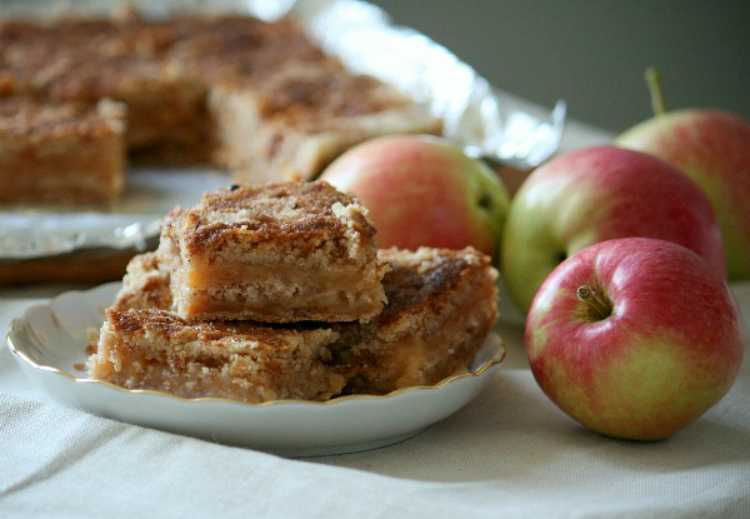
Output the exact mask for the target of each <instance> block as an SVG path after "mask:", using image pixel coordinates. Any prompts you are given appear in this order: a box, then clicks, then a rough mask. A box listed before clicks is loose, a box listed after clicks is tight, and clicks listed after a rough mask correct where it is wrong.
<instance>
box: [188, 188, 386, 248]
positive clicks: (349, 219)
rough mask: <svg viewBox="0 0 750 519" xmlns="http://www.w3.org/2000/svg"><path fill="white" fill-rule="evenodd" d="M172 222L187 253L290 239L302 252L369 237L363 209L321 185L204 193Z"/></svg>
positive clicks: (354, 201) (347, 244)
mask: <svg viewBox="0 0 750 519" xmlns="http://www.w3.org/2000/svg"><path fill="white" fill-rule="evenodd" d="M334 208H336V209H334ZM175 222H176V225H177V227H178V232H179V233H181V234H182V235H183V236H182V239H183V240H184V241H185V243H186V244H187V248H188V249H189V250H190V251H191V252H200V251H202V250H206V249H217V248H220V247H222V246H223V244H225V243H226V242H227V241H238V240H242V241H244V242H253V243H258V242H265V241H273V242H286V241H294V243H295V246H298V247H299V248H300V249H305V248H306V247H318V246H320V241H321V240H324V239H332V240H336V239H339V238H341V237H347V236H348V237H347V238H346V239H345V240H344V242H345V243H344V244H343V245H344V246H346V247H347V249H348V246H349V243H350V242H351V241H352V240H353V236H352V235H354V236H356V237H357V239H360V237H364V238H365V239H370V238H372V237H373V236H374V235H375V228H374V227H373V226H372V224H371V223H370V222H369V221H368V219H367V217H366V212H365V210H364V208H363V207H361V206H360V205H359V204H358V203H357V201H356V200H355V199H354V198H353V197H352V196H350V195H347V194H344V193H341V192H339V191H337V190H336V189H335V188H333V187H332V186H331V185H330V184H328V183H327V182H323V181H316V182H309V183H301V182H286V183H278V184H267V185H265V186H261V187H248V186H239V187H237V188H235V189H232V188H229V189H225V190H221V191H218V192H216V193H209V194H206V195H204V197H203V199H202V200H201V203H200V204H199V205H198V206H197V207H195V208H194V209H190V210H187V211H185V212H183V213H181V214H180V215H179V216H178V217H177V218H176V220H175ZM349 237H351V238H352V239H349ZM346 252H347V253H349V252H350V251H348V250H347V251H346Z"/></svg>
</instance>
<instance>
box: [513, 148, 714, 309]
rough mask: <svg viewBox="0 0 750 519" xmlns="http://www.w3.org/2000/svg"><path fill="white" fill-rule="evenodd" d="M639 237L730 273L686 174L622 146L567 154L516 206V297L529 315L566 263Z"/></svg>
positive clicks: (708, 214)
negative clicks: (606, 244)
mask: <svg viewBox="0 0 750 519" xmlns="http://www.w3.org/2000/svg"><path fill="white" fill-rule="evenodd" d="M632 236H642V237H647V238H658V239H662V240H668V241H672V242H675V243H678V244H680V245H683V246H685V247H687V248H689V249H691V250H693V251H694V252H696V253H698V254H699V255H701V256H703V257H704V258H706V259H707V260H708V262H709V264H710V265H711V266H712V267H713V268H714V269H715V270H716V271H717V272H719V273H720V274H722V275H723V274H724V261H725V260H724V251H723V248H722V243H721V234H720V231H719V226H718V224H717V223H716V218H715V217H714V212H713V210H712V209H711V206H710V205H709V203H708V200H707V199H706V197H705V195H704V194H703V193H702V192H701V191H700V189H698V187H697V186H696V185H695V184H694V183H693V182H691V181H690V180H689V179H688V178H686V177H685V175H683V174H682V173H680V172H679V171H677V170H676V169H675V168H673V167H672V166H670V165H669V164H667V163H666V162H664V161H662V160H659V159H657V158H655V157H652V156H650V155H646V154H645V153H639V152H636V151H631V150H626V149H623V148H617V147H615V146H601V147H594V148H585V149H581V150H575V151H572V152H569V153H566V154H563V155H560V156H558V157H556V158H554V159H553V160H551V161H550V162H548V163H547V164H545V165H543V166H542V167H540V168H538V169H537V170H535V171H534V172H533V173H532V174H531V175H530V176H529V178H528V179H527V180H526V182H524V184H523V186H521V189H520V191H519V192H518V193H517V194H516V196H515V198H513V201H512V203H511V207H510V213H509V214H508V221H507V223H506V226H505V234H504V238H503V257H502V269H501V270H502V273H503V277H504V279H505V282H506V284H507V285H508V289H509V292H510V295H511V297H512V298H513V300H514V301H515V302H516V304H517V305H518V306H519V308H521V309H522V310H524V311H527V310H528V308H529V305H530V304H531V300H532V298H533V297H534V294H535V293H536V291H537V289H538V288H539V286H540V285H541V284H542V281H543V280H544V278H545V277H547V275H548V274H549V273H550V272H551V271H552V270H553V269H554V268H555V267H556V266H557V265H558V264H559V263H560V262H561V261H563V260H565V259H566V258H567V257H569V256H572V255H573V254H575V253H576V252H577V251H578V250H580V249H582V248H584V247H586V246H588V245H592V244H594V243H597V242H600V241H605V240H611V239H615V238H626V237H632Z"/></svg>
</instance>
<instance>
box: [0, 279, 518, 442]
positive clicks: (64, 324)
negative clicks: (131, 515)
mask: <svg viewBox="0 0 750 519" xmlns="http://www.w3.org/2000/svg"><path fill="white" fill-rule="evenodd" d="M118 289H119V283H109V284H106V285H102V286H100V287H97V288H94V289H92V290H88V291H85V292H66V293H64V294H62V295H60V296H58V297H56V298H54V299H52V300H51V301H50V302H49V304H44V305H34V306H31V307H29V308H28V309H27V310H26V312H25V313H24V315H23V316H22V317H20V318H18V319H16V320H14V321H13V323H12V324H11V327H10V331H9V332H8V347H9V348H10V350H11V352H12V353H13V354H14V355H15V358H16V360H17V361H18V363H19V364H20V366H21V368H22V369H23V371H24V372H25V373H26V375H27V376H28V378H29V379H30V380H31V381H33V382H34V383H35V384H37V385H38V386H39V387H40V388H41V389H42V390H43V391H45V392H46V393H47V394H48V395H49V396H50V398H52V399H54V400H56V401H58V402H60V403H62V404H64V405H67V406H70V407H74V408H78V409H81V410H84V411H87V412H89V413H93V414H97V415H100V416H105V417H108V418H113V419H115V420H120V421H123V422H129V423H133V424H137V425H143V426H146V427H153V428H156V429H163V430H165V431H171V432H175V433H178V434H185V435H189V436H195V437H198V438H203V439H207V440H212V441H218V442H222V443H227V444H232V445H242V446H248V447H253V448H257V449H261V450H267V451H272V452H276V453H279V454H283V455H289V456H314V455H323V454H335V453H343V452H354V451H359V450H365V449H371V448H375V447H381V446H384V445H388V444H391V443H395V442H398V441H401V440H403V439H405V438H408V437H410V436H413V435H415V434H417V433H418V432H420V431H421V430H423V429H424V428H426V427H428V426H429V425H431V424H433V423H435V422H437V421H439V420H442V419H443V418H446V417H447V416H449V415H450V414H452V413H454V412H456V411H457V410H459V409H460V408H461V407H463V406H464V405H466V404H467V403H469V402H470V401H471V400H472V399H473V398H474V397H475V396H476V395H477V394H478V393H479V391H480V390H481V389H482V387H483V386H484V385H485V384H486V383H487V381H488V380H490V377H491V375H492V373H493V372H494V371H495V370H496V369H497V367H498V365H499V364H500V363H501V362H502V360H503V358H504V357H505V350H504V349H503V347H502V344H501V341H500V339H499V337H498V336H497V335H494V334H493V335H491V336H490V337H489V338H488V340H487V342H486V344H485V345H484V346H483V348H482V349H481V350H480V352H479V353H478V354H477V356H476V358H475V359H474V361H473V362H472V365H471V368H470V370H469V371H468V372H467V373H463V374H460V375H455V376H452V377H449V378H447V379H445V380H443V381H441V382H440V383H438V384H436V385H434V386H419V387H413V388H407V389H402V390H399V391H396V392H393V393H391V394H389V395H385V396H372V395H353V396H347V397H342V398H338V399H334V400H331V401H329V402H307V401H301V400H281V401H274V402H267V403H264V404H257V405H251V404H245V403H241V402H234V401H231V400H226V399H220V398H198V399H184V398H178V397H175V396H173V395H169V394H167V393H163V392H160V391H148V390H127V389H124V388H121V387H118V386H115V385H112V384H109V383H106V382H100V381H96V380H92V379H89V378H87V375H86V373H85V372H84V371H82V370H81V369H78V368H81V367H82V365H83V364H84V363H85V362H86V352H85V349H86V343H87V337H86V329H87V328H90V327H95V328H97V329H98V328H99V326H100V325H101V322H102V319H103V314H104V309H105V308H106V307H107V306H109V304H110V303H111V302H112V300H113V298H114V295H115V293H116V292H117V290H118Z"/></svg>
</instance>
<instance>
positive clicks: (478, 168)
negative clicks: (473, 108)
mask: <svg viewBox="0 0 750 519" xmlns="http://www.w3.org/2000/svg"><path fill="white" fill-rule="evenodd" d="M321 178H322V179H323V180H327V181H328V182H330V183H331V184H332V185H333V186H335V187H336V188H338V189H340V190H342V191H346V192H349V193H352V194H354V195H356V196H357V197H358V198H359V199H360V201H361V202H362V204H364V206H365V207H366V208H367V209H368V210H369V214H370V218H371V219H372V221H373V224H374V225H375V228H376V229H377V230H378V234H377V240H378V245H379V246H380V247H383V248H386V247H401V248H405V249H416V248H418V247H420V246H431V247H445V248H452V249H460V248H463V247H466V246H468V245H472V246H474V247H475V248H477V249H479V250H481V251H482V252H484V253H486V254H489V255H493V254H497V249H498V247H499V244H500V237H501V233H502V230H503V225H504V223H505V218H506V214H507V210H508V205H509V202H508V195H507V192H506V190H505V188H504V186H503V184H502V182H501V181H500V180H499V179H498V178H497V177H496V176H495V174H494V173H493V172H492V170H491V169H490V168H489V167H488V166H486V165H485V164H484V163H482V162H480V161H478V160H475V159H473V158H471V157H469V156H467V155H466V154H465V153H464V152H463V151H462V150H461V149H460V148H458V147H457V146H455V145H453V144H451V143H450V142H448V141H446V140H444V139H441V138H438V137H433V136H422V135H403V136H390V137H381V138H377V139H373V140H371V141H368V142H365V143H363V144H360V145H359V146H356V147H354V148H352V149H351V150H349V151H347V152H346V153H344V154H343V155H342V156H341V157H339V158H338V159H336V160H335V161H334V162H333V163H332V164H331V165H330V166H329V167H328V168H327V169H326V170H325V172H324V173H323V175H322V177H321Z"/></svg>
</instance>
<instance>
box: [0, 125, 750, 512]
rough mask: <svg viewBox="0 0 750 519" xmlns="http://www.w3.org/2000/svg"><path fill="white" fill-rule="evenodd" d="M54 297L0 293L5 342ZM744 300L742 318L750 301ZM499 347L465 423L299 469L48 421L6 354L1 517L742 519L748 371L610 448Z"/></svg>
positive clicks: (263, 457) (59, 418)
mask: <svg viewBox="0 0 750 519" xmlns="http://www.w3.org/2000/svg"><path fill="white" fill-rule="evenodd" d="M573 128H574V129H575V127H573ZM568 138H569V139H573V140H569V141H568V146H572V145H576V144H579V143H582V142H588V141H590V139H588V140H587V135H586V134H585V132H573V135H572V136H571V135H569V137H568ZM62 289H63V288H62V287H40V288H34V289H29V288H26V289H15V290H7V289H6V290H3V291H0V330H1V331H2V332H3V335H4V333H5V330H7V324H8V322H9V321H10V319H12V318H13V317H15V316H17V315H20V313H21V312H22V311H23V309H24V308H25V307H26V306H27V305H29V304H31V303H33V302H37V301H40V300H43V299H44V298H46V297H48V296H50V295H53V294H55V293H58V292H59V291H61V290H62ZM740 296H741V298H742V304H743V311H744V313H745V316H746V319H747V318H749V317H750V290H746V291H744V292H742V293H741V294H740ZM501 333H502V334H503V336H504V337H505V339H506V341H507V342H508V343H509V359H508V362H507V363H506V365H505V367H504V368H503V369H501V370H500V372H499V373H497V375H496V376H495V378H494V379H493V381H492V383H491V384H490V385H489V387H488V388H487V389H486V390H485V391H484V392H483V393H482V394H481V395H480V396H479V397H478V398H477V399H476V400H475V401H474V402H472V403H471V404H470V405H468V406H467V407H466V408H464V409H463V410H462V411H460V412H458V413H457V414H455V415H454V416H452V417H450V418H448V419H446V420H445V421H443V422H441V423H439V424H436V425H434V426H433V427H431V428H430V429H428V430H427V431H425V432H424V433H422V434H421V435H419V436H417V437H415V438H412V439H410V440H407V441H405V442H403V443H401V444H398V445H394V446H391V447H386V448H383V449H379V450H375V451H369V452H363V453H358V454H348V455H341V456H335V457H325V458H313V459H308V460H288V459H283V458H279V457H276V456H272V455H268V454H263V453H260V452H255V451H252V450H246V449H239V448H233V447H226V446H222V445H216V444H211V443H207V442H203V441H200V440H195V439H191V438H185V437H180V436H175V435H172V434H167V433H162V432H159V431H154V430H149V429H144V428H141V427H136V426H131V425H127V424H122V423H118V422H114V421H111V420H106V419H103V418H98V417H95V416H90V415H87V414H85V413H82V412H79V411H75V410H71V409H66V408H62V407H59V406H57V405H55V404H53V403H51V402H50V401H49V399H48V398H47V397H46V396H45V395H44V394H41V393H39V392H37V391H36V390H35V389H34V388H33V387H32V386H30V384H29V383H28V381H27V380H25V379H24V377H23V375H22V374H21V373H20V371H19V369H18V368H17V366H16V364H15V361H14V359H13V358H12V357H11V355H10V353H9V352H8V350H7V349H6V348H5V347H2V348H0V517H2V518H15V517H24V518H26V517H55V518H58V517H59V518H64V517H83V516H88V517H108V518H117V517H123V518H129V519H132V518H133V517H151V516H156V517H245V518H246V517H253V518H255V517H274V518H275V517H281V518H286V517H321V518H326V519H330V518H334V517H357V518H358V519H366V518H371V517H372V518H374V517H425V518H428V517H429V518H439V517H452V518H453V517H488V518H490V517H491V518H497V517H523V518H526V517H545V518H546V517H640V518H648V517H654V518H657V517H658V518H669V517H701V518H705V517H717V518H733V517H737V518H748V517H750V369H749V368H748V360H747V359H746V361H745V364H744V366H743V369H742V372H741V374H740V377H739V379H738V380H737V382H736V384H735V385H734V387H733V389H732V390H731V392H730V393H729V394H728V395H727V396H726V397H725V398H724V400H722V401H721V402H720V403H719V404H718V405H717V406H716V407H714V408H713V409H712V410H711V411H709V412H708V413H707V414H706V415H705V416H704V417H703V418H701V419H700V420H699V421H698V422H697V423H695V424H693V425H692V426H690V427H689V428H687V429H685V430H684V431H682V432H680V433H678V434H677V435H676V436H675V437H673V438H672V439H670V440H668V441H665V442H658V443H633V442H621V441H614V440H611V439H607V438H604V437H601V436H598V435H596V434H594V433H591V432H588V431H586V430H585V429H583V428H582V427H580V426H578V425H577V424H576V423H575V422H573V421H572V420H571V419H569V418H568V417H566V416H565V415H564V414H562V413H561V412H560V411H559V410H558V409H557V408H556V407H555V406H554V405H553V404H551V403H550V402H549V401H548V400H547V399H546V397H545V396H544V395H543V394H542V392H541V391H540V390H539V389H538V387H537V386H536V383H535V382H534V380H533V377H532V376H531V374H530V372H529V370H528V367H527V364H526V361H525V354H524V352H523V349H522V346H521V340H520V339H521V336H520V333H521V332H520V329H518V328H514V327H512V326H503V327H502V328H501Z"/></svg>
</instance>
